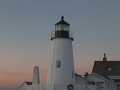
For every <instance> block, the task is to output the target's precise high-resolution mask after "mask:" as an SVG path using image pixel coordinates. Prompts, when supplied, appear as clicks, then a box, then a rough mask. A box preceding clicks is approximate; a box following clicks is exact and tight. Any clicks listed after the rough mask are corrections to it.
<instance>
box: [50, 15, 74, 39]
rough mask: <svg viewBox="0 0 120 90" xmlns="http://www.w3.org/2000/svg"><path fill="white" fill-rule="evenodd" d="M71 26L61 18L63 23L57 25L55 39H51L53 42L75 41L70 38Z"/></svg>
mask: <svg viewBox="0 0 120 90" xmlns="http://www.w3.org/2000/svg"><path fill="white" fill-rule="evenodd" d="M69 27H70V24H69V23H67V22H66V21H64V17H63V16H62V17H61V21H59V22H58V23H56V24H55V33H54V37H52V38H51V40H53V39H54V38H70V39H72V40H73V38H72V37H70V30H69Z"/></svg>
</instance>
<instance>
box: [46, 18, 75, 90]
mask: <svg viewBox="0 0 120 90" xmlns="http://www.w3.org/2000/svg"><path fill="white" fill-rule="evenodd" d="M51 41H52V52H51V53H52V57H51V60H50V61H49V69H48V78H47V86H46V90H74V80H75V76H74V61H73V48H72V41H73V37H72V34H71V33H70V24H69V23H67V22H66V21H64V17H63V16H62V17H61V21H59V22H58V23H56V24H55V31H54V32H53V33H52V37H51Z"/></svg>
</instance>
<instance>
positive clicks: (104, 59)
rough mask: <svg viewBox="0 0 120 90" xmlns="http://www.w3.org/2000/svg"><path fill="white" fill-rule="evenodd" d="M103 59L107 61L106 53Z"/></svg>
mask: <svg viewBox="0 0 120 90" xmlns="http://www.w3.org/2000/svg"><path fill="white" fill-rule="evenodd" d="M103 61H107V57H106V53H104V57H103Z"/></svg>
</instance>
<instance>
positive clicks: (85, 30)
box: [0, 0, 120, 90]
mask: <svg viewBox="0 0 120 90" xmlns="http://www.w3.org/2000/svg"><path fill="white" fill-rule="evenodd" d="M61 16H64V19H65V21H67V22H68V23H70V25H71V26H70V30H71V31H72V32H74V41H73V49H74V63H75V72H76V73H79V74H81V75H83V74H84V73H85V72H89V73H91V71H92V67H93V63H94V61H95V60H102V58H103V54H104V53H106V54H107V58H108V60H120V0H0V90H1V88H4V90H7V89H6V88H17V87H18V86H19V85H20V84H21V83H23V82H24V81H31V80H32V72H33V67H34V66H36V65H37V66H39V68H40V74H41V80H42V84H45V82H46V74H47V69H48V67H47V66H48V60H50V53H51V52H50V47H51V41H50V38H51V31H53V30H54V25H55V23H57V22H58V21H59V20H60V19H61ZM2 90H3V89H2ZM9 90H10V89H9Z"/></svg>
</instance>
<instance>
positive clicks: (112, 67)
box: [92, 61, 120, 76]
mask: <svg viewBox="0 0 120 90" xmlns="http://www.w3.org/2000/svg"><path fill="white" fill-rule="evenodd" d="M92 73H97V74H99V75H102V76H111V75H112V76H120V61H95V62H94V66H93V70H92Z"/></svg>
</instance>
